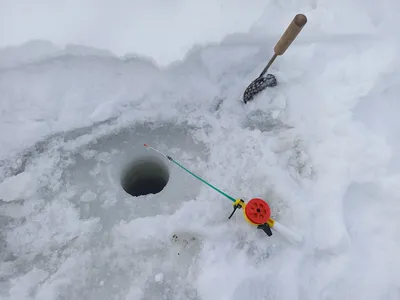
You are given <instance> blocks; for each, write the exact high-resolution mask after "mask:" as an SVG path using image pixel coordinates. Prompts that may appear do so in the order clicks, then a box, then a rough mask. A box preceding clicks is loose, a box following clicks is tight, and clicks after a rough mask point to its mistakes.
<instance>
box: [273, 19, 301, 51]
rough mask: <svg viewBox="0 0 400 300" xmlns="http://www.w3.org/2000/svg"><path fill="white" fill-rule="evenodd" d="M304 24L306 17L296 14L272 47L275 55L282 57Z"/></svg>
mask: <svg viewBox="0 0 400 300" xmlns="http://www.w3.org/2000/svg"><path fill="white" fill-rule="evenodd" d="M306 23H307V17H306V16H305V15H303V14H298V15H296V16H295V17H294V18H293V20H292V22H291V23H290V24H289V26H288V28H287V29H286V31H285V32H284V33H283V35H282V36H281V38H280V40H279V41H278V42H277V43H276V45H275V47H274V51H275V54H276V55H282V54H283V53H285V51H286V50H287V48H289V46H290V44H291V43H292V42H293V41H294V39H295V38H296V37H297V35H298V34H299V33H300V31H301V30H302V29H303V27H304V25H306Z"/></svg>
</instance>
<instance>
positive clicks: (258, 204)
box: [228, 198, 275, 236]
mask: <svg viewBox="0 0 400 300" xmlns="http://www.w3.org/2000/svg"><path fill="white" fill-rule="evenodd" d="M242 208H243V215H244V218H245V220H246V221H247V222H248V223H250V224H251V225H253V226H257V228H258V229H261V230H263V231H264V232H265V233H266V234H267V235H268V236H271V235H272V230H271V228H272V227H274V224H275V221H274V220H273V219H271V208H270V207H269V205H268V203H267V202H265V201H264V200H263V199H261V198H253V199H251V200H250V201H249V202H248V203H247V204H246V203H245V202H244V201H243V200H242V199H237V200H236V201H235V202H234V203H233V211H232V213H231V214H230V216H229V217H228V219H230V218H232V216H233V215H234V213H235V212H236V210H237V209H242Z"/></svg>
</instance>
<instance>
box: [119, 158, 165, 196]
mask: <svg viewBox="0 0 400 300" xmlns="http://www.w3.org/2000/svg"><path fill="white" fill-rule="evenodd" d="M168 181H169V172H168V168H167V167H166V166H165V165H164V164H163V163H160V162H159V161H157V160H155V159H152V158H146V159H139V160H138V161H134V162H133V163H132V164H131V165H130V166H129V167H128V168H127V169H126V171H125V173H124V175H123V176H122V182H121V184H122V187H123V189H124V190H125V192H127V193H128V194H130V195H132V196H134V197H137V196H143V195H148V194H157V193H159V192H161V191H162V190H163V189H164V187H165V186H166V185H167V183H168Z"/></svg>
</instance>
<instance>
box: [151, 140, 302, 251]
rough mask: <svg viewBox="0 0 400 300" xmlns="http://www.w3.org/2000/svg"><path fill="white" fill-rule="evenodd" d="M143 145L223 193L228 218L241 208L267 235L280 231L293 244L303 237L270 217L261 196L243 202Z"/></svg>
mask: <svg viewBox="0 0 400 300" xmlns="http://www.w3.org/2000/svg"><path fill="white" fill-rule="evenodd" d="M144 146H145V147H147V148H149V149H151V150H153V151H155V152H157V153H159V154H161V155H163V156H164V157H166V158H167V159H168V160H169V161H171V162H173V163H174V164H176V165H177V166H178V167H180V168H182V169H183V170H184V171H186V172H187V173H189V174H190V175H192V176H194V177H195V178H197V179H198V180H200V181H201V182H203V183H205V184H206V185H208V186H209V187H211V188H212V189H214V190H216V191H217V192H218V193H220V194H221V195H224V196H225V197H226V198H228V199H229V200H231V201H232V202H233V208H234V209H233V212H232V213H231V215H230V216H229V218H228V219H230V218H231V217H232V215H233V214H234V213H235V211H236V210H237V209H243V215H244V218H245V220H246V221H247V222H248V223H249V224H251V225H253V226H256V227H257V228H258V229H262V230H263V231H264V232H265V233H266V234H267V235H268V236H271V235H272V231H271V229H274V230H275V231H277V232H280V233H281V234H282V235H283V236H285V237H286V238H287V239H288V240H289V241H290V242H292V243H294V244H299V243H301V242H302V240H303V237H302V236H301V235H299V234H297V233H296V232H294V231H292V230H291V229H289V228H287V227H286V226H284V225H283V224H280V223H279V222H277V221H276V220H274V219H272V218H271V209H270V207H269V205H268V203H267V202H266V201H264V200H263V199H261V198H253V199H250V200H249V202H247V203H246V202H245V201H243V200H242V199H240V198H239V199H235V198H233V197H232V196H229V195H228V194H226V193H224V192H223V191H221V190H220V189H218V188H216V187H215V186H213V185H212V184H210V183H208V182H207V181H205V180H204V179H203V178H201V177H200V176H198V175H196V174H194V173H193V172H191V171H189V170H188V169H186V168H185V167H184V166H182V165H181V164H180V163H178V162H177V161H176V160H174V159H173V158H172V157H171V156H169V155H167V154H165V153H162V152H161V151H159V150H157V149H155V148H153V147H151V146H149V145H148V144H144Z"/></svg>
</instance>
